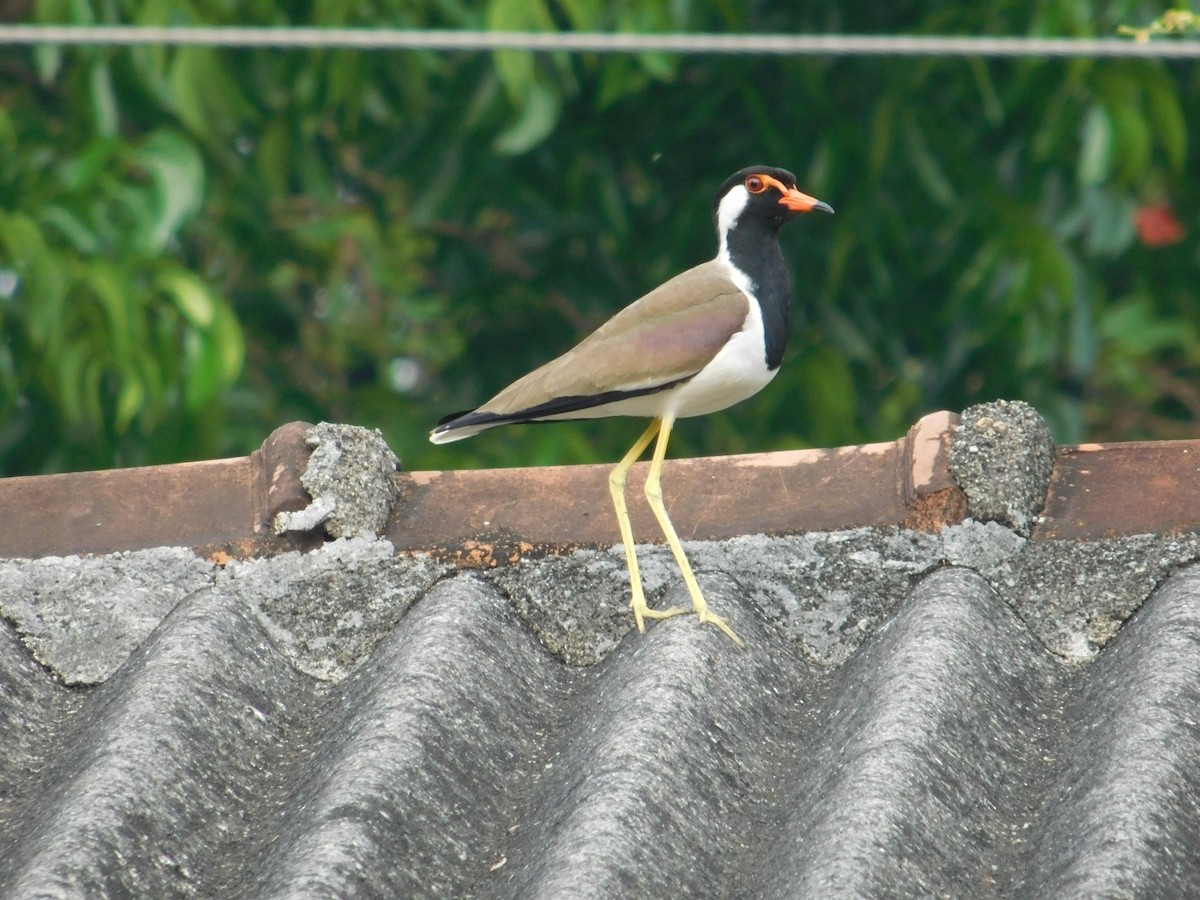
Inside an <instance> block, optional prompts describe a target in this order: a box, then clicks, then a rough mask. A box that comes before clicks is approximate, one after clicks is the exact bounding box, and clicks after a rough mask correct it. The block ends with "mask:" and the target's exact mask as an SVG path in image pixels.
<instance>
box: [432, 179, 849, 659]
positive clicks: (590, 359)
mask: <svg viewBox="0 0 1200 900" xmlns="http://www.w3.org/2000/svg"><path fill="white" fill-rule="evenodd" d="M811 210H821V211H822V212H827V213H832V212H833V209H832V208H831V207H830V206H829V204H827V203H822V202H821V201H820V200H817V199H815V198H813V197H809V196H808V195H806V194H802V193H801V192H800V191H799V190H797V189H796V176H794V175H793V174H792V173H791V172H788V171H785V170H784V169H776V168H772V167H770V166H751V167H750V168H748V169H742V170H741V171H740V172H736V173H735V174H733V175H731V176H730V177H729V178H728V179H727V180H726V181H725V183H724V184H722V185H721V188H720V190H718V191H717V196H716V198H715V199H714V200H713V215H714V217H715V218H716V225H717V237H718V239H719V241H720V243H719V245H718V247H717V256H716V258H715V259H713V260H711V261H710V262H706V263H703V264H701V265H699V266H696V267H695V268H694V269H689V270H688V271H686V272H684V273H683V274H682V275H677V276H675V277H674V278H672V279H671V280H670V281H668V282H667V283H666V284H664V285H662V287H659V288H656V289H655V290H653V291H651V292H650V293H648V294H647V295H646V296H644V297H642V298H641V299H640V300H637V301H635V302H634V303H632V304H630V305H629V306H627V307H625V309H623V310H621V311H620V312H619V313H617V314H616V315H615V316H613V317H612V318H611V319H609V320H608V321H607V322H605V323H604V324H603V325H601V326H600V327H599V328H598V329H596V331H595V332H593V333H592V334H591V335H589V336H588V337H586V338H584V339H583V340H582V341H580V343H579V344H577V345H576V346H575V348H574V349H572V350H569V351H567V352H566V353H564V354H563V355H562V356H560V357H558V359H555V360H552V361H551V362H548V363H546V365H544V366H542V367H541V368H540V369H536V370H534V371H533V372H530V373H529V374H528V375H526V376H525V377H524V378H521V379H520V380H519V381H516V382H514V383H513V384H511V385H509V386H508V387H507V388H505V389H504V390H503V391H501V392H500V393H499V394H497V395H496V396H495V397H493V398H492V399H491V400H489V401H488V402H487V403H485V404H484V405H483V406H481V407H479V408H478V409H476V410H472V411H469V412H461V413H455V414H454V415H451V416H447V417H446V418H444V419H442V421H440V422H439V423H438V425H437V427H436V428H434V429H433V431H432V433H431V434H430V436H429V438H430V440H431V441H433V442H434V443H435V444H442V443H447V442H449V441H456V440H459V439H460V438H465V437H470V436H471V435H473V434H477V433H479V432H480V431H485V430H486V429H488V428H495V427H496V426H497V425H507V424H509V423H514V422H545V421H550V420H559V419H595V418H601V417H604V416H647V417H649V418H650V419H652V420H653V421H651V423H650V427H649V428H647V429H646V430H645V431H644V432H643V433H642V436H641V437H640V438H638V439H637V441H636V442H634V445H633V446H632V447H631V448H630V449H629V452H628V453H626V454H625V457H624V459H622V460H621V462H620V463H618V464H617V467H616V468H615V469H613V471H612V474H611V475H610V476H609V479H608V486H609V490H610V491H611V492H612V499H613V505H614V506H615V507H616V510H617V523H618V525H619V526H620V528H621V540H622V541H623V542H624V544H625V557H626V559H627V560H628V563H629V583H630V587H631V589H632V593H633V599H632V601H631V602H630V607H631V608H632V609H633V615H634V620H635V621H636V622H637V627H638V631H645V623H644V621H643V620H644V619H665V618H667V617H668V616H673V615H676V614H678V613H681V612H684V610H682V609H679V608H677V607H671V608H670V609H651V608H650V607H649V606H648V605H647V604H646V595H645V592H644V591H643V590H642V579H641V576H640V574H639V573H638V562H637V555H636V553H635V551H634V547H633V527H632V526H631V525H630V523H629V512H628V510H627V509H626V507H625V479H626V476H627V475H628V474H629V469H630V467H631V466H632V465H633V464H634V462H636V461H637V459H638V457H639V456H641V455H642V453H643V451H645V449H646V447H647V446H648V445H649V444H650V442H651V441H653V440H654V438H655V436H657V437H658V442H657V443H656V444H655V445H654V455H653V460H652V462H651V463H650V472H649V474H648V475H647V477H646V501H647V502H648V503H649V504H650V509H651V510H653V512H654V516H655V518H657V519H658V523H659V525H660V526H661V527H662V531H663V534H664V535H665V536H666V539H667V543H668V544H669V545H670V547H671V552H672V553H674V555H675V560H676V562H678V563H679V568H680V570H681V571H682V572H683V580H684V583H685V584H686V585H687V589H688V592H689V593H690V594H691V597H692V609H693V610H694V611H695V613H696V615H697V616H699V617H700V621H701V622H711V623H712V624H713V625H716V626H717V627H718V628H720V629H721V630H722V631H723V632H725V634H727V635H728V636H729V637H730V638H732V639H733V640H734V641H735V642H736V643H737V644H739V645H741V644H742V640H741V639H740V638H739V637H738V636H737V635H736V634H734V632H733V629H732V628H730V627H729V625H728V624H727V623H726V622H725V620H724V619H722V618H721V617H720V616H718V615H717V614H716V613H714V612H712V611H710V610H709V608H708V604H707V603H705V602H704V596H703V595H702V594H701V593H700V586H699V585H698V584H697V583H696V577H695V576H694V575H693V574H692V567H691V565H690V564H689V563H688V560H687V556H686V555H684V552H683V547H681V546H680V544H679V537H678V536H677V535H676V534H675V528H674V526H673V525H672V524H671V520H670V518H668V516H667V510H666V507H665V506H664V505H663V500H662V488H661V486H660V483H659V477H660V474H661V472H662V464H663V459H664V457H665V456H666V452H667V441H668V440H669V439H670V436H671V427H672V425H674V423H675V420H676V419H680V418H685V417H687V416H702V415H705V414H707V413H711V412H716V411H717V410H719V409H724V408H725V407H727V406H732V405H733V404H734V403H737V402H738V401H739V400H745V399H746V398H747V397H749V396H751V395H753V394H756V393H758V391H760V390H762V388H764V387H765V386H766V384H767V382H769V381H770V380H771V379H772V378H773V377H774V376H775V373H776V372H777V371H778V370H779V364H780V363H781V362H782V361H783V348H784V344H785V343H786V342H787V337H788V312H789V306H790V303H791V284H790V280H789V278H788V270H787V266H786V265H785V264H784V261H783V254H782V253H781V252H780V250H779V229H780V228H781V227H782V226H784V225H785V224H787V223H788V222H790V221H791V220H792V219H794V218H795V217H796V216H797V215H799V214H800V213H803V212H810V211H811Z"/></svg>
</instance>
